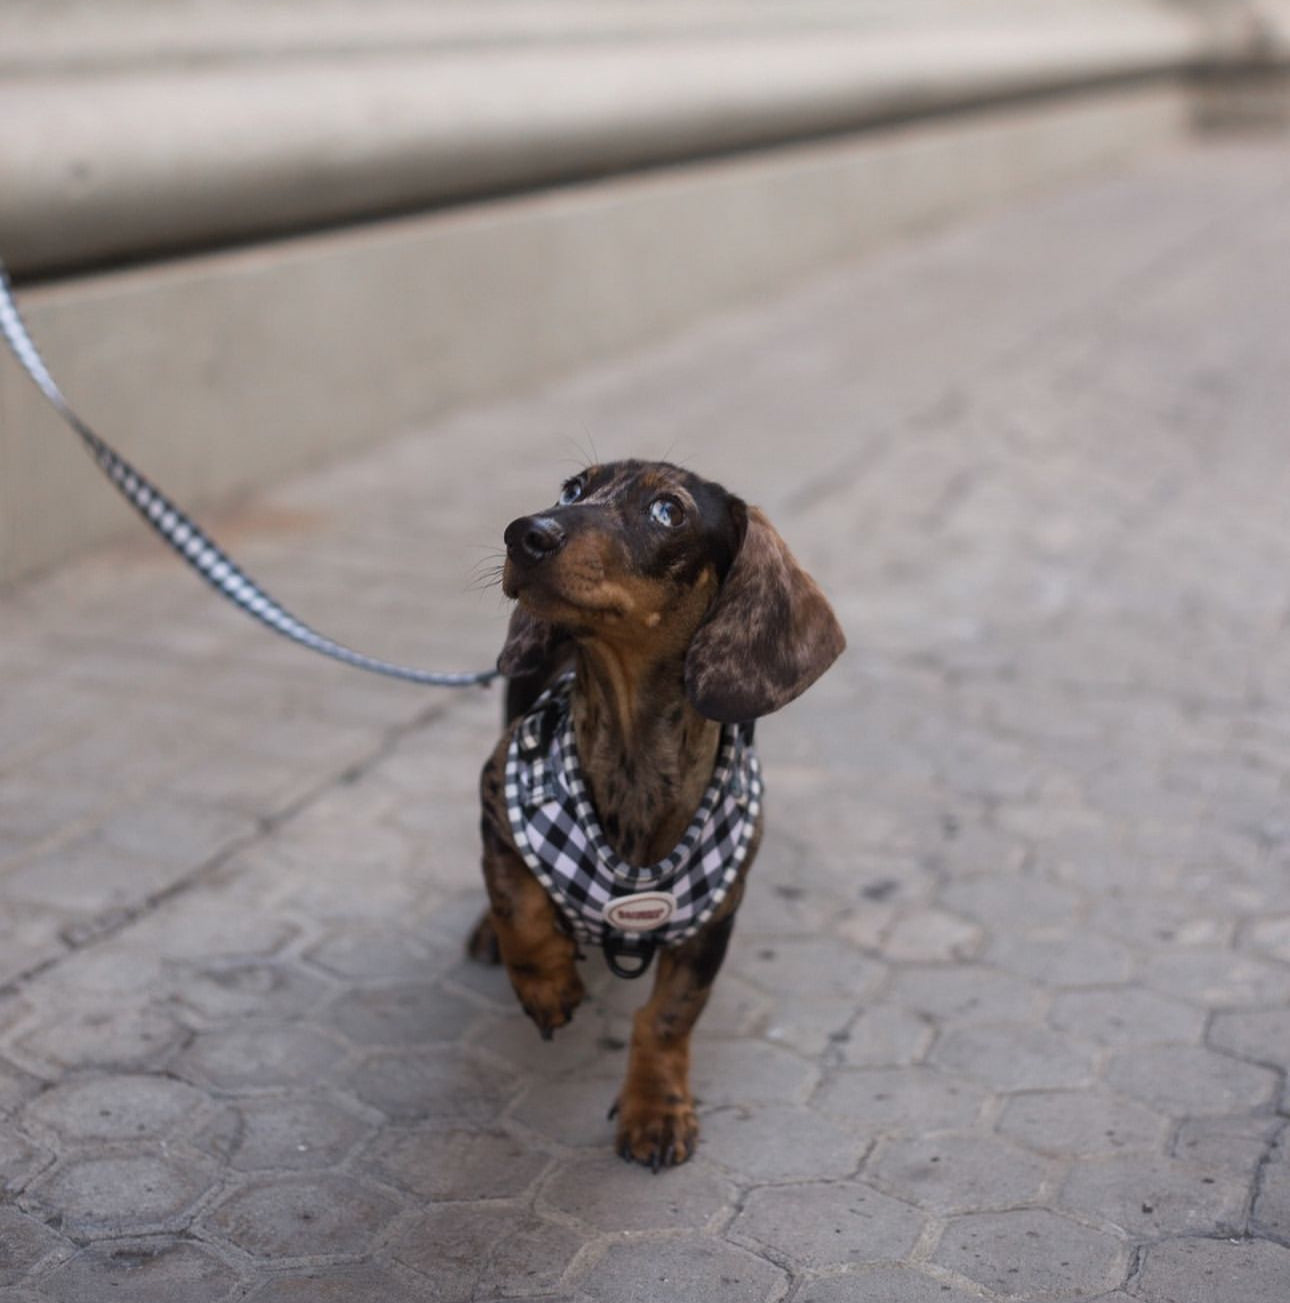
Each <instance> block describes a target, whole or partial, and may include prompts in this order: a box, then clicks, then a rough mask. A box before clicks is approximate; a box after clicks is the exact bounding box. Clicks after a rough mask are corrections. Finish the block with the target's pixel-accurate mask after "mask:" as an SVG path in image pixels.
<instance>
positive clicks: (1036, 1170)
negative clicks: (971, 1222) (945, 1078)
mask: <svg viewBox="0 0 1290 1303" xmlns="http://www.w3.org/2000/svg"><path fill="white" fill-rule="evenodd" d="M1056 1171H1057V1169H1056V1165H1055V1164H1053V1163H1052V1162H1049V1161H1047V1160H1045V1159H1043V1158H1041V1157H1038V1156H1037V1155H1035V1154H1033V1153H1030V1152H1028V1151H1027V1150H1024V1149H1019V1148H1017V1147H1016V1146H1014V1145H1010V1144H1007V1143H1006V1142H1003V1141H1000V1140H997V1139H995V1138H994V1137H992V1136H988V1135H974V1134H969V1135H941V1136H910V1137H905V1138H896V1139H891V1140H884V1141H882V1142H881V1143H880V1144H879V1145H878V1148H877V1149H876V1150H874V1152H873V1155H872V1156H871V1157H870V1158H869V1160H868V1161H867V1162H866V1163H865V1166H864V1177H865V1179H866V1180H868V1181H872V1182H873V1183H874V1184H875V1185H877V1186H879V1187H880V1188H881V1189H883V1190H886V1191H887V1192H888V1193H889V1194H894V1195H896V1196H898V1197H899V1198H901V1199H905V1200H907V1201H908V1202H909V1203H912V1204H916V1205H918V1206H919V1207H921V1208H927V1209H929V1210H930V1211H932V1212H935V1213H940V1214H942V1215H946V1214H950V1213H955V1212H971V1211H982V1210H986V1209H989V1208H1007V1207H1011V1206H1014V1205H1017V1204H1024V1203H1031V1202H1034V1201H1035V1199H1036V1198H1037V1197H1038V1195H1039V1193H1040V1191H1041V1190H1042V1189H1043V1187H1044V1185H1045V1184H1046V1183H1049V1182H1051V1181H1052V1180H1053V1178H1054V1177H1055V1175H1056Z"/></svg>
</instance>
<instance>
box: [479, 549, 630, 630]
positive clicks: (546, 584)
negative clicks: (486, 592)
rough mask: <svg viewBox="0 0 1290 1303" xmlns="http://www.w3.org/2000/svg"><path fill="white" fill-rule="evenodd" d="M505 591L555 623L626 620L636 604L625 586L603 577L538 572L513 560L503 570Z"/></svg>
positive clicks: (532, 610)
mask: <svg viewBox="0 0 1290 1303" xmlns="http://www.w3.org/2000/svg"><path fill="white" fill-rule="evenodd" d="M502 592H503V593H505V594H506V596H507V597H509V598H512V599H513V600H515V601H517V602H519V604H520V605H521V606H522V607H524V608H525V610H527V611H528V612H529V613H530V614H532V615H536V616H538V617H539V618H540V619H543V620H549V621H551V622H552V623H553V624H579V623H586V622H588V621H592V620H603V619H623V618H625V617H626V616H628V615H630V614H631V612H632V610H633V609H634V608H635V605H636V604H635V602H634V601H632V599H631V594H630V593H629V592H628V591H627V590H626V589H625V588H623V587H621V586H620V585H618V584H614V583H611V582H609V581H607V580H606V579H604V577H603V576H591V575H587V574H575V575H556V574H553V573H550V572H548V571H546V570H543V571H542V572H541V573H535V572H533V571H531V570H525V569H523V568H521V567H520V566H517V565H515V564H514V563H513V562H511V561H507V563H506V565H505V567H504V568H503V570H502Z"/></svg>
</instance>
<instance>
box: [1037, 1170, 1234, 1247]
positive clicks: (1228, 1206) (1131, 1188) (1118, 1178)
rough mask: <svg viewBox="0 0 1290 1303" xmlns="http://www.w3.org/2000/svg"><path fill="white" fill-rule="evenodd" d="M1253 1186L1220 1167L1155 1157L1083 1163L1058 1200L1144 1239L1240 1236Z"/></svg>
mask: <svg viewBox="0 0 1290 1303" xmlns="http://www.w3.org/2000/svg"><path fill="white" fill-rule="evenodd" d="M1247 1196H1248V1185H1247V1183H1245V1182H1241V1181H1237V1180H1235V1179H1233V1177H1232V1176H1231V1174H1230V1173H1228V1172H1224V1171H1222V1170H1221V1169H1219V1168H1205V1167H1193V1166H1192V1165H1191V1164H1188V1163H1181V1162H1178V1161H1177V1160H1176V1159H1170V1158H1164V1157H1162V1156H1159V1155H1154V1154H1133V1155H1127V1154H1125V1155H1117V1156H1115V1157H1113V1158H1089V1159H1081V1160H1079V1161H1078V1162H1077V1163H1075V1165H1074V1166H1073V1167H1072V1168H1071V1171H1070V1175H1069V1176H1068V1177H1067V1178H1066V1181H1065V1182H1064V1184H1063V1186H1062V1189H1061V1193H1060V1195H1059V1196H1058V1201H1059V1202H1060V1204H1061V1206H1062V1207H1063V1208H1068V1209H1070V1211H1072V1212H1075V1213H1078V1214H1080V1215H1082V1216H1084V1217H1086V1218H1090V1219H1093V1220H1100V1221H1104V1222H1108V1223H1110V1224H1112V1225H1114V1226H1117V1227H1119V1228H1120V1229H1121V1230H1123V1231H1124V1232H1125V1233H1126V1234H1128V1235H1131V1236H1134V1237H1136V1238H1142V1239H1157V1238H1160V1237H1161V1236H1165V1235H1239V1234H1240V1233H1241V1231H1242V1229H1243V1224H1244V1220H1245V1204H1246V1200H1247Z"/></svg>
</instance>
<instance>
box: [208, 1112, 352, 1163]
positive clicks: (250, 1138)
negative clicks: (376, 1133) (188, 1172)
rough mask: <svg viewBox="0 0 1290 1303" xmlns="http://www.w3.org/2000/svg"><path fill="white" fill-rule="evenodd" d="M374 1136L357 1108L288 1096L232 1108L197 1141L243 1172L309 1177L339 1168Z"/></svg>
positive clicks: (223, 1113) (214, 1121)
mask: <svg viewBox="0 0 1290 1303" xmlns="http://www.w3.org/2000/svg"><path fill="white" fill-rule="evenodd" d="M371 1130H372V1124H371V1123H370V1122H367V1121H364V1120H363V1119H362V1118H360V1117H358V1116H356V1115H355V1113H354V1111H353V1109H352V1108H342V1107H340V1106H339V1105H337V1104H335V1103H333V1102H331V1101H329V1100H325V1099H311V1098H308V1097H303V1098H302V1097H294V1096H288V1097H286V1098H282V1099H250V1100H246V1101H245V1102H244V1103H241V1104H238V1105H236V1106H229V1107H227V1108H225V1109H223V1110H221V1111H220V1112H219V1113H217V1114H216V1116H215V1117H214V1118H212V1119H211V1121H210V1122H208V1123H207V1124H206V1125H205V1126H203V1127H202V1128H201V1129H200V1130H199V1131H198V1132H197V1133H196V1135H195V1136H194V1137H192V1139H193V1143H194V1144H196V1145H197V1146H198V1147H199V1148H201V1149H203V1150H205V1151H206V1152H207V1153H209V1154H211V1155H213V1156H214V1157H216V1158H218V1159H219V1160H220V1161H221V1162H224V1163H227V1164H228V1165H229V1166H230V1167H232V1168H234V1169H235V1170H236V1171H239V1172H257V1171H264V1170H275V1171H304V1170H312V1169H315V1168H322V1167H332V1166H334V1165H335V1164H337V1163H339V1162H340V1161H341V1160H342V1159H343V1158H344V1157H345V1155H346V1154H348V1153H349V1152H350V1150H352V1149H353V1148H354V1147H355V1146H356V1145H357V1144H358V1143H359V1142H360V1141H361V1140H363V1139H364V1138H365V1137H366V1136H367V1135H368V1134H369V1133H370V1131H371Z"/></svg>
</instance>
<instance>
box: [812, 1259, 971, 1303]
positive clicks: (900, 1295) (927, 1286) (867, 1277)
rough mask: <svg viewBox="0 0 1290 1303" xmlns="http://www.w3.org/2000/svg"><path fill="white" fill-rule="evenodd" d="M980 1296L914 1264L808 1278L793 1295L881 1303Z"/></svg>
mask: <svg viewBox="0 0 1290 1303" xmlns="http://www.w3.org/2000/svg"><path fill="white" fill-rule="evenodd" d="M980 1298H981V1295H980V1294H979V1293H977V1292H976V1290H972V1291H971V1292H970V1293H969V1292H968V1291H967V1290H965V1289H962V1288H960V1287H959V1286H957V1285H951V1284H949V1283H947V1282H946V1281H945V1280H944V1279H943V1278H942V1277H940V1276H934V1275H931V1274H930V1273H929V1272H927V1271H923V1270H920V1269H919V1268H917V1267H867V1268H862V1269H860V1270H856V1271H849V1272H847V1273H846V1275H844V1276H827V1277H825V1278H824V1279H822V1280H812V1281H808V1282H807V1283H806V1284H805V1285H803V1286H802V1289H801V1292H800V1293H799V1294H798V1295H797V1299H798V1303H859V1300H862V1299H874V1300H881V1301H882V1303H979V1301H980Z"/></svg>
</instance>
